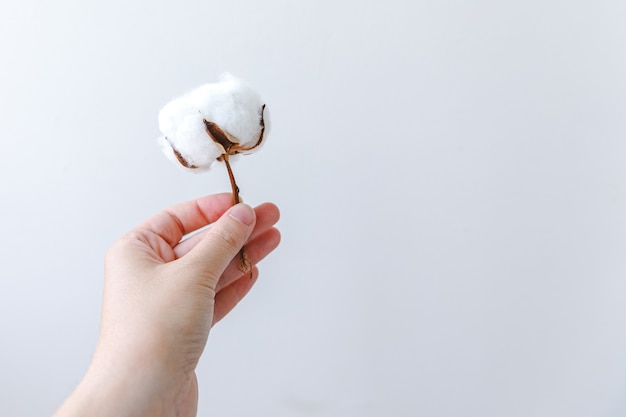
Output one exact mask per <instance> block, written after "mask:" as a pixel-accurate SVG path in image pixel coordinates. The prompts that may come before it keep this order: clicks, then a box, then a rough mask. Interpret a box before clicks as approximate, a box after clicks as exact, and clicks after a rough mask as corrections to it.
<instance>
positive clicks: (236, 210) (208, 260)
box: [184, 204, 256, 283]
mask: <svg viewBox="0 0 626 417" xmlns="http://www.w3.org/2000/svg"><path fill="white" fill-rule="evenodd" d="M255 223H256V214H255V212H254V210H253V209H252V207H250V206H248V205H247V204H237V205H235V206H233V207H231V208H230V209H229V210H228V211H227V212H226V213H224V214H223V215H222V217H220V219H219V220H218V221H217V222H215V223H213V226H212V227H211V228H210V229H209V230H208V232H207V234H206V235H205V236H204V238H203V239H202V240H201V241H200V242H199V243H198V244H197V245H196V246H195V247H194V248H193V249H192V250H191V251H190V252H189V253H188V254H187V255H186V256H185V258H184V259H186V260H187V261H189V262H190V263H191V264H192V265H194V267H196V268H199V269H200V271H199V272H200V276H199V277H198V278H200V279H202V280H205V279H208V280H209V282H211V283H213V282H214V283H217V281H218V279H219V277H220V276H221V275H222V273H223V272H224V270H225V269H226V267H227V266H228V264H229V263H230V261H231V260H232V259H233V258H234V257H235V256H236V255H237V253H238V252H239V251H240V250H241V248H242V247H243V245H244V244H245V243H246V241H247V240H248V238H249V237H250V234H251V233H252V230H253V229H254V225H255Z"/></svg>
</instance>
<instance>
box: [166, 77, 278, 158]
mask: <svg viewBox="0 0 626 417" xmlns="http://www.w3.org/2000/svg"><path fill="white" fill-rule="evenodd" d="M263 107H264V104H263V102H262V101H261V98H260V96H259V95H258V93H256V91H254V90H253V89H252V88H250V87H249V86H248V85H246V84H245V83H244V82H242V81H241V80H239V79H238V78H236V77H234V76H233V75H231V74H224V75H222V76H221V77H220V81H219V82H218V83H213V84H204V85H202V86H200V87H198V88H197V89H195V90H193V91H191V92H189V93H187V94H185V95H184V96H182V97H180V98H177V99H175V100H172V101H171V102H169V103H168V104H167V105H165V107H163V109H162V110H161V112H160V113H159V129H160V130H161V132H162V133H163V135H164V136H163V138H162V139H161V140H160V143H161V147H162V149H163V151H164V152H165V154H166V155H167V156H168V158H170V159H172V158H173V160H174V161H175V162H177V163H180V164H182V165H183V166H186V167H188V168H189V167H191V166H193V167H195V168H193V169H194V170H205V169H207V168H208V167H209V166H210V165H211V163H212V162H213V161H215V160H216V159H217V158H219V157H220V156H221V155H222V154H224V153H226V151H225V149H224V147H223V146H222V145H220V144H217V143H215V141H214V140H213V139H212V138H211V136H210V135H209V134H208V133H207V131H206V126H205V124H204V120H206V121H208V122H212V123H214V124H216V125H217V126H218V127H219V128H220V129H221V130H222V131H223V132H224V133H225V134H226V135H227V137H228V140H229V141H230V142H233V143H236V144H237V146H236V147H233V148H232V153H231V152H228V153H229V154H230V155H233V154H234V153H240V152H244V153H245V152H246V151H248V150H249V151H254V150H256V149H258V148H256V147H255V145H256V144H257V143H258V142H259V138H260V135H261V132H262V131H263V136H266V135H267V124H268V120H267V117H266V116H265V113H264V111H263ZM262 117H263V118H264V119H265V129H264V126H263V124H262V123H261V120H262ZM253 147H255V148H254V149H247V148H253ZM181 159H182V161H181Z"/></svg>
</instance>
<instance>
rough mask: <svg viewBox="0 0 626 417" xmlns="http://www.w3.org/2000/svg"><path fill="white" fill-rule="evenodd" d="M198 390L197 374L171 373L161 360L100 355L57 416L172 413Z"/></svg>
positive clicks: (137, 416)
mask: <svg viewBox="0 0 626 417" xmlns="http://www.w3.org/2000/svg"><path fill="white" fill-rule="evenodd" d="M195 389H196V386H195V377H194V374H193V373H191V374H188V375H169V376H168V375H167V373H166V372H165V370H164V368H163V367H162V366H161V365H160V364H158V363H156V364H155V363H152V364H150V366H146V364H145V362H144V363H142V361H137V362H135V363H122V362H120V361H111V360H106V359H105V358H104V357H103V356H98V355H96V357H95V358H94V361H93V362H92V364H91V366H90V367H89V370H88V371H87V373H86V374H85V376H84V378H83V379H82V381H81V382H80V384H79V385H78V386H77V387H76V389H75V390H74V392H73V393H72V394H71V395H70V396H69V397H68V399H67V400H66V402H65V403H64V404H63V405H62V406H61V408H60V409H59V410H58V411H57V413H56V414H55V415H54V417H74V416H81V417H82V416H86V415H88V416H90V417H113V416H115V417H125V416H128V417H131V416H132V417H143V416H146V417H147V416H151V417H159V416H169V415H172V414H171V412H170V411H169V410H171V409H172V408H173V407H175V408H178V407H179V406H180V403H181V402H184V401H186V399H187V396H188V394H189V392H190V391H191V390H195Z"/></svg>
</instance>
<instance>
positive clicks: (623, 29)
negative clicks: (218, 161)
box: [0, 0, 626, 417]
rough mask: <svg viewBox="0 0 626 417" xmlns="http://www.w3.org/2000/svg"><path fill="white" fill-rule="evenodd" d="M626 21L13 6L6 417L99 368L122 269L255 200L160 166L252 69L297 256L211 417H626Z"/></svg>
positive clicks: (246, 187) (514, 11)
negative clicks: (226, 209) (104, 315)
mask: <svg viewBox="0 0 626 417" xmlns="http://www.w3.org/2000/svg"><path fill="white" fill-rule="evenodd" d="M625 21H626V3H625V2H623V1H620V0H615V1H602V0H573V1H557V0H541V1H539V0H530V1H495V0H472V1H467V0H441V1H427V0H413V1H409V0H405V1H395V0H389V1H384V2H382V1H330V0H324V1H317V2H295V1H286V0H284V1H280V0H266V1H263V2H254V1H251V0H248V1H222V2H216V1H207V0H184V1H176V2H165V1H146V0H143V1H129V0H125V1H122V0H113V1H107V2H104V1H99V2H96V1H83V0H75V1H69V0H67V1H60V2H48V1H43V0H37V1H31V2H29V1H18V0H2V1H1V2H0V60H1V65H0V120H1V127H2V131H1V134H0V141H1V142H0V143H1V148H0V149H1V156H0V158H1V163H0V184H1V193H2V194H1V196H2V197H1V198H2V204H1V210H2V211H1V213H2V216H0V231H1V232H2V238H1V242H0V249H1V250H0V257H1V258H0V259H1V267H0V274H1V275H0V277H1V281H0V335H1V336H0V340H1V342H0V353H1V354H0V369H1V370H0V415H3V416H22V415H23V416H35V415H47V414H50V413H52V412H53V410H54V409H56V407H58V406H59V404H60V403H61V402H62V401H63V399H64V397H65V396H66V395H68V394H69V392H70V391H71V390H72V389H73V387H74V386H75V384H76V383H77V382H78V381H79V380H80V378H81V376H82V374H83V372H84V371H85V369H86V367H87V365H88V363H89V360H90V356H91V353H92V351H93V348H94V345H95V342H96V337H97V331H98V320H99V317H98V316H99V308H100V296H101V294H100V293H101V289H102V278H103V276H102V258H103V254H104V252H105V251H106V249H107V248H108V246H109V245H110V244H111V243H112V242H113V241H114V240H115V239H116V238H117V237H118V236H120V235H121V234H122V233H124V232H125V231H127V230H128V229H129V228H131V227H133V226H134V225H135V224H137V223H138V222H140V221H141V220H143V219H144V218H146V217H148V216H150V215H152V214H153V213H155V212H157V211H159V210H160V209H162V208H165V207H167V206H169V205H171V204H174V203H177V202H180V201H184V200H188V199H191V198H195V197H198V196H201V195H204V194H209V193H214V192H220V191H228V190H229V185H228V179H227V176H226V173H225V171H224V170H223V167H216V168H215V169H213V170H212V172H210V173H209V174H205V175H192V174H187V173H184V172H181V171H180V170H178V169H176V167H175V166H174V165H172V164H171V163H170V162H169V161H167V160H166V159H165V157H163V156H162V155H161V154H160V151H159V150H158V148H157V145H156V137H157V136H158V135H159V132H158V129H157V122H156V117H157V113H158V111H159V109H160V108H161V106H162V105H163V104H165V103H166V102H167V101H168V100H169V99H171V98H173V97H175V96H177V95H180V94H181V93H183V92H185V91H187V90H189V89H191V88H194V87H196V86H197V85H199V84H202V83H205V82H210V81H214V80H216V78H217V77H218V75H219V74H220V73H221V72H223V71H231V72H233V73H235V74H236V75H238V76H240V77H241V78H243V79H245V80H247V81H248V82H249V83H250V84H251V85H253V86H254V87H255V88H256V89H257V90H259V91H260V92H261V94H262V96H263V97H264V99H265V100H266V102H267V105H268V108H269V109H270V111H271V115H272V124H273V130H272V132H271V134H270V136H269V137H268V140H267V143H266V146H265V147H264V148H263V150H262V151H261V152H259V153H257V154H255V155H253V156H247V157H244V158H242V159H240V160H239V161H238V163H236V165H235V166H234V169H235V173H236V175H237V178H238V182H239V185H240V187H241V189H242V194H243V196H244V198H245V199H246V201H247V202H249V203H252V204H258V203H261V202H263V201H273V202H275V203H276V204H278V205H279V206H280V208H281V210H282V220H281V221H280V224H279V226H280V229H281V231H282V233H283V242H282V245H281V247H280V248H279V249H278V250H277V251H276V253H275V254H273V256H271V258H268V259H267V260H266V261H264V262H263V263H262V264H261V265H260V269H261V278H260V280H259V282H258V284H257V286H256V287H255V288H254V290H253V291H252V292H251V294H250V295H249V297H248V298H247V299H246V300H245V301H243V302H242V303H241V305H240V306H239V307H238V309H237V310H236V311H235V312H233V313H232V315H231V316H230V317H229V318H228V319H227V320H225V321H224V322H222V323H220V324H219V325H218V326H216V327H215V328H214V330H213V332H212V334H211V337H210V339H209V345H208V347H207V350H206V352H205V355H204V356H203V359H202V361H201V363H200V366H199V368H198V375H199V381H200V410H199V415H202V416H220V417H230V416H233V417H234V416H272V417H281V416H285V417H287V416H289V417H299V416H324V417H330V416H333V417H335V416H342V417H345V416H348V417H351V416H355V417H356V416H359V417H361V416H365V417H370V416H371V417H374V416H398V417H402V416H428V417H431V416H435V417H437V416H442V417H443V416H445V417H452V416H455V417H456V416H477V417H485V416H487V417H489V416H494V417H496V416H508V417H516V416H551V417H552V416H568V417H575V416H594V417H605V416H607V417H608V416H611V417H612V416H623V415H626V280H625V277H626V141H625V137H626V117H625V115H626V24H625V23H624V22H625Z"/></svg>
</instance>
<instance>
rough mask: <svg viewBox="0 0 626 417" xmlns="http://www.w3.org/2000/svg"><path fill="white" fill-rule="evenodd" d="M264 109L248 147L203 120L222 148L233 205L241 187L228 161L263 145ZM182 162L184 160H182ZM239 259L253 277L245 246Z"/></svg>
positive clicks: (238, 201)
mask: <svg viewBox="0 0 626 417" xmlns="http://www.w3.org/2000/svg"><path fill="white" fill-rule="evenodd" d="M264 111H265V104H264V105H263V106H262V107H261V110H260V112H259V113H260V121H259V123H260V125H261V131H260V132H259V137H258V139H257V142H256V143H255V144H254V145H252V146H250V147H247V148H246V147H242V146H241V145H240V144H239V143H238V140H237V138H235V137H233V136H232V135H231V134H229V133H228V132H226V131H224V130H222V128H221V127H219V126H218V125H217V123H214V122H211V121H209V120H206V119H204V120H203V122H204V126H205V130H206V132H207V134H208V135H209V137H210V138H211V140H213V142H215V144H216V145H218V146H219V147H220V148H221V149H222V155H221V156H220V157H219V158H217V160H218V161H224V164H226V169H227V170H228V178H229V179H230V186H231V188H232V192H233V205H235V204H239V203H240V202H241V200H240V198H239V187H238V186H237V182H236V181H235V176H234V175H233V170H232V168H231V167H230V162H229V161H228V158H229V156H230V155H236V154H238V153H240V152H245V151H250V150H252V149H254V148H256V147H258V146H259V145H261V142H263V135H264V133H265V120H264V118H263V113H264ZM231 139H233V140H231ZM176 157H177V158H178V154H177V155H176ZM180 159H181V158H179V160H180ZM181 163H183V162H182V161H181ZM239 259H240V260H241V265H240V266H239V270H241V271H242V272H248V271H249V272H250V278H252V263H251V262H250V259H249V258H248V255H247V254H246V251H245V249H244V248H241V250H240V251H239Z"/></svg>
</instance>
